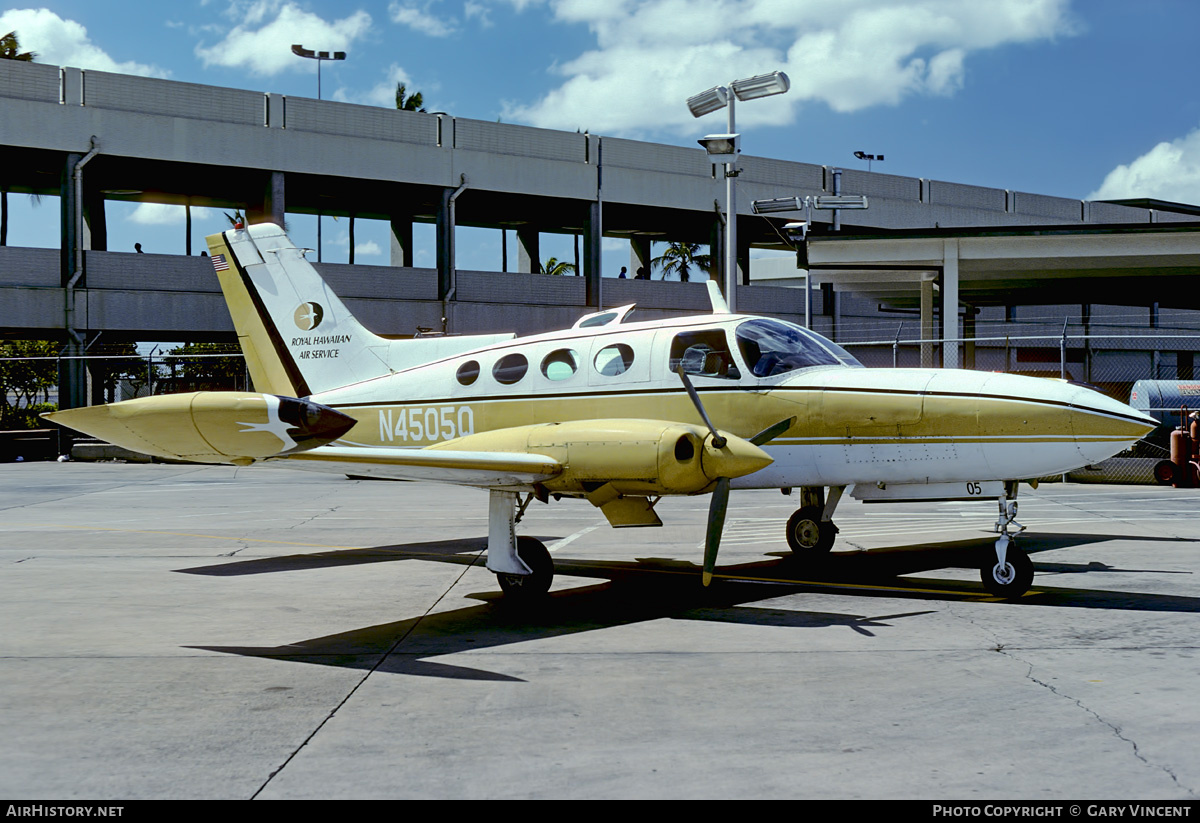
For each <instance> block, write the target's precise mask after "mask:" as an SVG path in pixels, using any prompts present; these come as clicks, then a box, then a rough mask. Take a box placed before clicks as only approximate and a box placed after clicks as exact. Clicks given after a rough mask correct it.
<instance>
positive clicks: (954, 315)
mask: <svg viewBox="0 0 1200 823" xmlns="http://www.w3.org/2000/svg"><path fill="white" fill-rule="evenodd" d="M943 248H944V255H943V260H942V367H943V368H946V369H957V368H959V367H960V366H961V364H962V361H961V360H960V359H959V355H958V336H959V334H958V241H957V240H946V241H945V243H944V246H943Z"/></svg>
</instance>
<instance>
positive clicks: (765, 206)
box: [750, 197, 804, 225]
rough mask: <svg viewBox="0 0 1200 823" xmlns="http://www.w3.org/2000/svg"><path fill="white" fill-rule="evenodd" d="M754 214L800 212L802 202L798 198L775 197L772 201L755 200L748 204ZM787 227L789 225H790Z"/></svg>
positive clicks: (802, 207)
mask: <svg viewBox="0 0 1200 823" xmlns="http://www.w3.org/2000/svg"><path fill="white" fill-rule="evenodd" d="M750 207H751V208H752V209H753V210H754V213H755V214H774V213H775V212H781V211H801V210H803V209H804V200H803V199H802V198H799V197H776V198H775V199H773V200H755V201H754V202H753V203H751V204H750ZM788 225H791V224H790V223H789V224H788Z"/></svg>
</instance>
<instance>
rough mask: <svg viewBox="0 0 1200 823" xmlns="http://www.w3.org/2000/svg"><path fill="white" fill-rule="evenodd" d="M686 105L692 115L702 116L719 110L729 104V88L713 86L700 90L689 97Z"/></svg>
mask: <svg viewBox="0 0 1200 823" xmlns="http://www.w3.org/2000/svg"><path fill="white" fill-rule="evenodd" d="M687 105H688V110H689V111H691V113H692V117H703V116H704V115H706V114H711V113H712V112H714V111H719V110H720V109H723V108H725V107H726V106H727V105H729V89H727V88H725V87H724V86H713V87H712V88H711V89H709V90H708V91H702V92H700V93H699V94H697V95H694V96H692V97H689V98H688V101H687Z"/></svg>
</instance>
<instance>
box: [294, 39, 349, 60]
mask: <svg viewBox="0 0 1200 823" xmlns="http://www.w3.org/2000/svg"><path fill="white" fill-rule="evenodd" d="M292 54H294V55H296V56H297V57H307V58H309V59H310V60H345V59H346V52H344V51H334V52H328V51H313V50H312V49H306V48H304V46H302V45H300V44H299V43H293V44H292Z"/></svg>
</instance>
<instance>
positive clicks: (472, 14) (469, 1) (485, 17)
mask: <svg viewBox="0 0 1200 823" xmlns="http://www.w3.org/2000/svg"><path fill="white" fill-rule="evenodd" d="M463 17H465V18H467V19H468V20H476V21H478V23H479V25H480V27H482V28H485V29H490V28H491V27H492V26H494V25H495V23H493V22H492V16H491V15H490V14H488V7H487V6H485V5H484V4H483V3H480V2H476V0H466V2H465V3H463Z"/></svg>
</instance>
